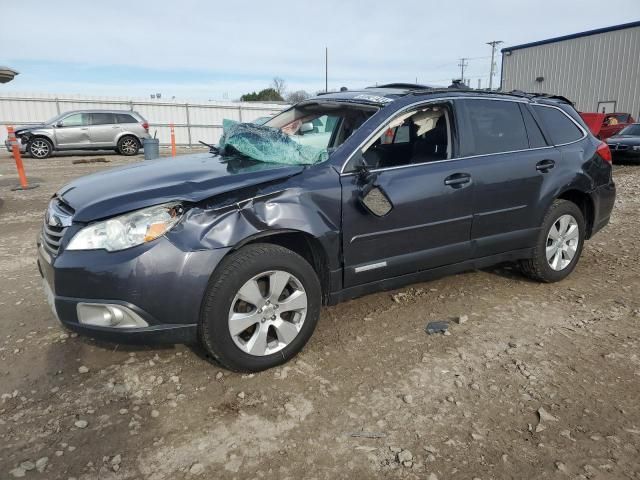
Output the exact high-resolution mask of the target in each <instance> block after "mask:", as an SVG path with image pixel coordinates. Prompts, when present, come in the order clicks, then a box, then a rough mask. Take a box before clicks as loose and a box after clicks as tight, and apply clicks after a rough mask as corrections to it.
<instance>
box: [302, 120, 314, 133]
mask: <svg viewBox="0 0 640 480" xmlns="http://www.w3.org/2000/svg"><path fill="white" fill-rule="evenodd" d="M313 129H314V126H313V123H311V122H305V123H303V124H302V125H300V133H301V134H304V133H309V132H312V131H313Z"/></svg>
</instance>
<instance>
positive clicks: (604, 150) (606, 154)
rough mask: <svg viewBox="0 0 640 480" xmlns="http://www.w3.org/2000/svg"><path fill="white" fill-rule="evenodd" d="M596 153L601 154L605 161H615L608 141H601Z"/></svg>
mask: <svg viewBox="0 0 640 480" xmlns="http://www.w3.org/2000/svg"><path fill="white" fill-rule="evenodd" d="M596 153H597V154H598V155H600V158H602V159H603V160H604V161H605V162H607V163H613V158H612V156H611V150H609V145H607V144H606V143H604V142H600V145H598V148H597V150H596Z"/></svg>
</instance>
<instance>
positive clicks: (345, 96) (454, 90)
mask: <svg viewBox="0 0 640 480" xmlns="http://www.w3.org/2000/svg"><path fill="white" fill-rule="evenodd" d="M408 96H413V97H429V96H432V97H434V98H437V97H444V96H446V97H450V96H465V97H466V96H477V97H486V98H496V99H500V98H502V99H505V98H510V99H513V98H518V99H521V100H525V101H530V102H541V103H568V104H572V102H571V101H570V100H568V99H567V98H565V97H562V96H559V95H551V94H546V93H528V92H522V91H519V90H513V91H511V92H497V91H487V90H474V89H471V88H460V87H438V86H429V85H419V84H409V83H390V84H386V85H379V86H375V87H368V88H364V89H360V90H344V91H341V92H327V93H321V94H318V95H316V96H315V97H312V98H309V99H307V100H305V101H303V102H300V103H299V104H298V105H309V104H314V103H323V102H327V101H335V102H345V103H357V104H363V105H371V106H376V107H383V106H386V105H389V104H391V103H393V102H396V101H398V100H400V99H403V98H405V97H408Z"/></svg>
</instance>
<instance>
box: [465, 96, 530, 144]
mask: <svg viewBox="0 0 640 480" xmlns="http://www.w3.org/2000/svg"><path fill="white" fill-rule="evenodd" d="M465 107H466V108H465V109H466V113H467V121H468V122H469V125H470V127H471V133H472V135H473V142H474V145H473V147H471V145H469V146H468V147H467V148H469V149H470V150H471V151H469V152H466V154H468V155H485V154H489V153H500V152H512V151H515V150H525V149H527V148H529V140H528V138H527V132H526V130H525V127H524V120H523V119H522V114H521V113H520V107H519V106H518V104H517V103H516V102H508V101H497V100H467V101H465Z"/></svg>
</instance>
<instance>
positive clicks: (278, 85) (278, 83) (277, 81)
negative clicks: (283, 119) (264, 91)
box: [271, 77, 287, 97]
mask: <svg viewBox="0 0 640 480" xmlns="http://www.w3.org/2000/svg"><path fill="white" fill-rule="evenodd" d="M271 88H273V89H274V90H275V91H276V92H278V95H280V96H281V97H284V92H285V91H286V90H287V84H286V83H285V81H284V79H283V78H280V77H273V81H272V83H271Z"/></svg>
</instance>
